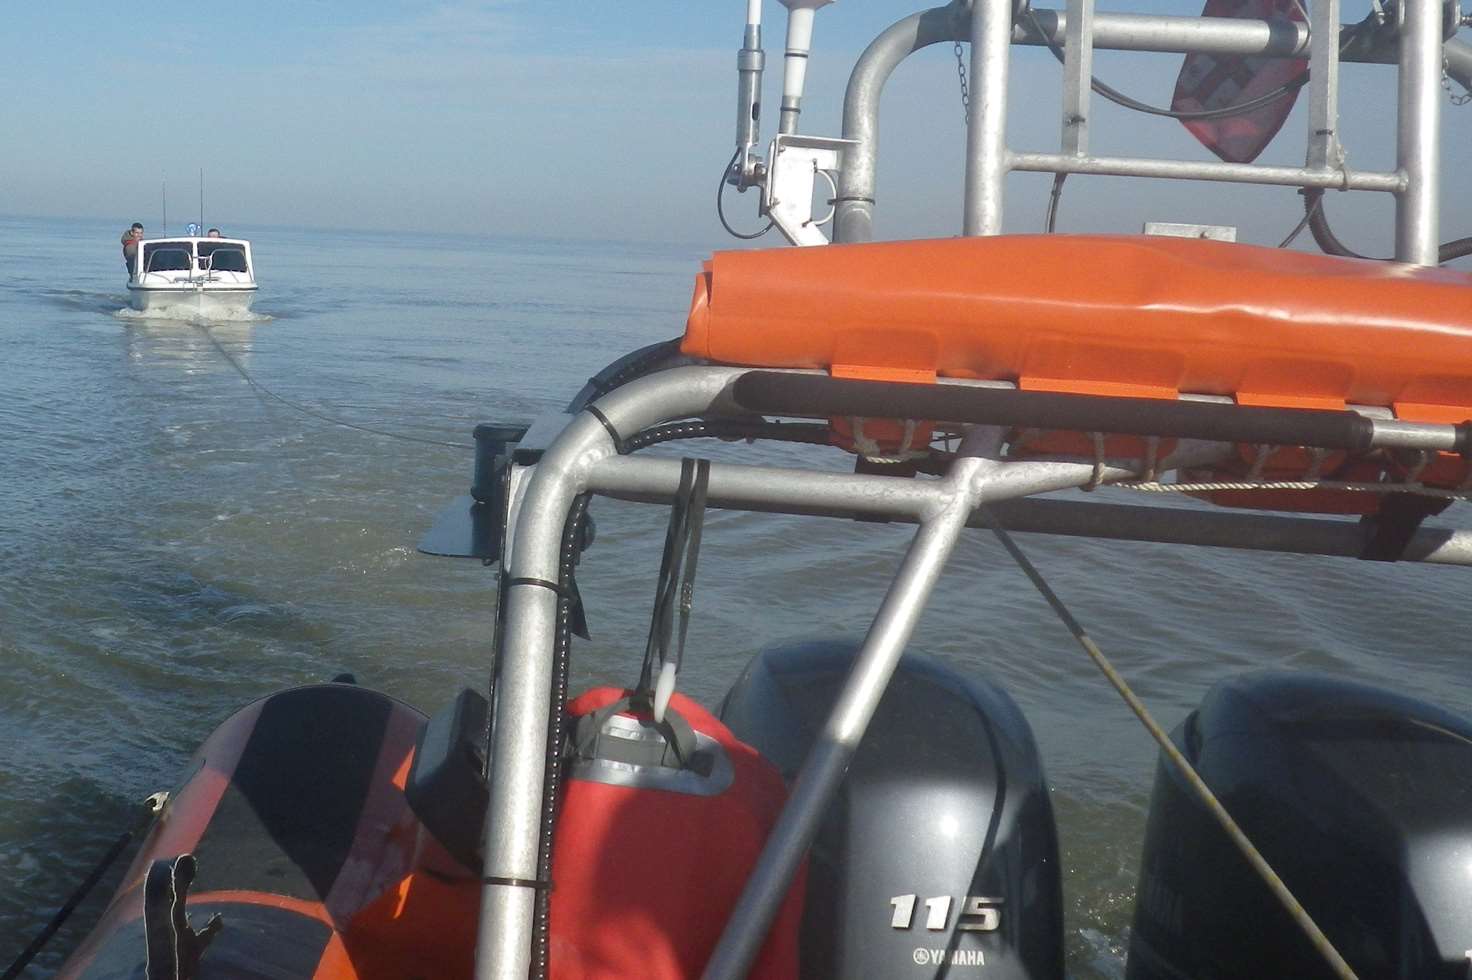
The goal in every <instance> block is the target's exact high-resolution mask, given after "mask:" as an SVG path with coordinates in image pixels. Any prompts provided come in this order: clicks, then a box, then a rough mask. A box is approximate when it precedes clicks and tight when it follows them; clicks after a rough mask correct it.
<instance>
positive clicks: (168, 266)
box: [143, 242, 193, 272]
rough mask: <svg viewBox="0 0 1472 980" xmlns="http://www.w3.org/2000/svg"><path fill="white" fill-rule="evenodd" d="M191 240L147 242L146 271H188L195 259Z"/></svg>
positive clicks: (144, 248) (144, 269) (145, 250)
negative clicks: (192, 253)
mask: <svg viewBox="0 0 1472 980" xmlns="http://www.w3.org/2000/svg"><path fill="white" fill-rule="evenodd" d="M192 251H193V249H192V248H191V246H190V244H189V242H146V243H144V245H143V271H144V272H181V271H182V272H188V271H189V270H190V266H191V264H192V261H193V256H192V255H191V254H190V253H191V252H192Z"/></svg>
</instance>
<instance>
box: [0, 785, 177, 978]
mask: <svg viewBox="0 0 1472 980" xmlns="http://www.w3.org/2000/svg"><path fill="white" fill-rule="evenodd" d="M168 799H169V794H168V793H154V794H153V795H152V796H150V797H148V798H147V799H145V800H144V801H143V804H142V805H143V812H142V813H140V814H139V815H138V819H137V820H136V821H135V822H134V824H133V826H132V827H131V828H129V829H128V830H126V831H124V832H123V833H122V834H120V835H119V836H118V839H117V840H115V841H113V843H112V846H111V847H109V848H108V849H107V853H106V854H104V855H102V860H101V861H98V862H97V865H96V866H95V867H93V869H92V870H91V871H90V872H88V873H87V877H86V878H84V879H82V883H81V884H80V885H79V886H77V889H76V891H74V892H72V894H71V897H70V898H68V899H67V900H66V902H65V903H63V904H62V906H61V908H60V909H58V910H57V912H56V914H55V915H53V916H52V917H51V921H50V922H48V923H46V926H45V928H43V929H42V930H41V931H40V933H38V934H37V935H36V938H35V939H32V940H31V944H30V945H29V946H27V947H26V948H25V949H24V950H22V951H21V954H20V955H19V956H17V957H16V958H15V962H13V963H11V964H10V966H9V968H8V969H6V971H5V973H4V974H3V975H0V980H15V978H16V977H18V976H20V974H21V971H22V970H24V969H25V968H26V967H27V966H28V965H29V964H30V962H31V960H33V959H35V958H36V954H37V953H39V952H41V949H42V948H43V947H44V946H45V945H46V944H47V943H48V942H50V941H51V937H52V936H54V935H56V931H57V930H58V929H60V928H61V927H62V924H63V923H65V922H66V920H67V919H69V918H71V914H72V913H73V912H75V911H76V909H77V906H78V905H80V904H81V903H82V899H84V898H86V897H87V894H88V893H89V892H90V891H92V889H93V888H94V887H96V885H97V882H98V881H100V880H101V879H102V876H103V875H104V874H106V873H107V869H108V868H110V867H112V863H113V862H114V861H116V860H117V859H118V855H120V854H122V853H123V849H124V848H126V847H127V846H128V844H129V843H130V842H131V841H132V840H133V838H134V837H136V836H137V835H138V834H139V833H141V832H142V831H143V830H144V829H146V828H147V827H148V825H149V824H150V823H152V822H153V818H154V817H156V816H158V814H159V811H161V810H162V809H163V808H164V804H165V803H166V802H168Z"/></svg>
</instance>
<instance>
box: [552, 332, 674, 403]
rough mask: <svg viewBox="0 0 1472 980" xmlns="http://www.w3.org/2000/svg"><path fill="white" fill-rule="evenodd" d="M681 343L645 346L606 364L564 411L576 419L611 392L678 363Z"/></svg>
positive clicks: (671, 341) (669, 342) (660, 343)
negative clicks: (661, 368)
mask: <svg viewBox="0 0 1472 980" xmlns="http://www.w3.org/2000/svg"><path fill="white" fill-rule="evenodd" d="M684 339H685V338H684V337H683V336H680V337H674V338H672V339H670V340H662V341H660V342H659V343H655V344H649V345H648V346H647V347H641V348H639V349H638V350H636V351H634V352H633V353H630V354H625V355H624V356H623V357H620V358H619V359H618V360H616V361H614V362H613V363H611V364H609V365H608V366H607V367H605V368H604V369H603V370H601V371H599V372H598V373H597V374H595V375H593V376H592V377H591V378H589V379H588V381H587V383H586V384H584V385H583V387H582V390H581V391H579V392H578V393H577V394H576V395H575V396H573V399H572V401H571V402H569V403H568V406H567V408H566V412H567V414H569V415H576V414H577V413H578V412H581V411H582V410H583V409H585V408H587V407H588V406H589V405H590V404H592V403H593V402H595V401H597V400H598V399H599V398H602V397H603V396H604V395H606V394H608V393H609V392H610V391H613V390H614V389H615V388H619V387H622V386H623V385H626V384H628V383H629V382H630V381H633V380H635V379H637V378H642V377H643V376H644V375H646V374H650V373H652V372H654V371H657V370H659V369H660V366H661V365H663V364H668V363H672V362H673V363H679V359H680V358H681V356H682V355H681V354H680V344H681V343H682V342H683V341H684Z"/></svg>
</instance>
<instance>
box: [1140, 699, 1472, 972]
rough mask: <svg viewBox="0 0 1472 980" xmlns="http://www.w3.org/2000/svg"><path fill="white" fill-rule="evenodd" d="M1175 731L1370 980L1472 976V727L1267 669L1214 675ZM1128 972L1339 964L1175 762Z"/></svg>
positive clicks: (1434, 712)
mask: <svg viewBox="0 0 1472 980" xmlns="http://www.w3.org/2000/svg"><path fill="white" fill-rule="evenodd" d="M1172 737H1173V738H1174V740H1175V743H1176V745H1177V746H1178V747H1179V748H1180V749H1181V751H1182V752H1183V753H1185V755H1186V758H1187V759H1189V760H1190V761H1191V763H1192V765H1194V766H1195V767H1196V768H1197V770H1198V771H1199V772H1200V773H1201V776H1202V778H1203V779H1205V780H1206V782H1207V784H1208V785H1210V786H1211V787H1212V789H1213V790H1214V791H1215V792H1216V793H1217V795H1218V796H1219V797H1220V798H1221V800H1222V803H1223V804H1224V805H1225V806H1226V808H1227V811H1228V812H1229V813H1231V814H1232V816H1233V817H1234V818H1235V819H1236V820H1237V822H1238V823H1239V824H1240V825H1241V827H1242V829H1243V830H1244V831H1245V832H1246V834H1247V836H1248V837H1249V838H1250V839H1251V840H1252V842H1253V844H1254V845H1256V847H1257V848H1258V850H1260V851H1261V852H1262V854H1263V857H1265V858H1266V859H1267V861H1268V863H1269V864H1270V865H1272V867H1273V868H1274V869H1275V870H1276V871H1277V872H1278V874H1279V875H1281V876H1282V878H1283V880H1284V882H1286V883H1287V885H1288V888H1289V889H1290V890H1291V891H1292V892H1293V894H1294V895H1295V896H1297V898H1298V900H1299V901H1300V902H1302V903H1303V906H1304V907H1305V908H1306V909H1307V910H1308V913H1309V914H1310V915H1311V916H1312V917H1313V919H1314V921H1315V922H1317V923H1318V925H1319V927H1320V928H1321V929H1322V930H1323V931H1324V933H1325V934H1326V935H1327V936H1328V937H1329V940H1330V941H1331V942H1332V943H1333V944H1334V946H1335V948H1336V949H1338V950H1339V952H1340V954H1341V955H1342V956H1344V958H1345V959H1346V960H1347V961H1348V963H1349V965H1350V966H1351V967H1352V968H1353V969H1354V971H1355V972H1356V974H1357V975H1358V976H1360V977H1361V978H1365V980H1369V978H1388V977H1396V978H1406V980H1410V978H1416V980H1431V978H1444V980H1452V978H1457V980H1464V978H1466V977H1467V976H1468V956H1469V953H1468V951H1469V950H1472V723H1469V722H1468V721H1467V720H1466V719H1463V718H1459V717H1457V716H1455V715H1453V714H1451V713H1449V712H1447V711H1443V710H1441V709H1439V708H1436V707H1433V706H1431V705H1428V704H1424V703H1421V702H1418V701H1414V700H1412V699H1410V698H1405V697H1401V696H1398V695H1394V694H1389V693H1387V692H1384V691H1380V690H1376V689H1375V688H1371V687H1366V686H1364V685H1360V684H1353V683H1349V682H1346V681H1341V680H1334V679H1329V678H1325V677H1319V676H1314V675H1308V674H1285V673H1266V674H1254V675H1251V676H1248V677H1244V678H1240V679H1235V680H1231V681H1226V682H1223V683H1220V684H1218V685H1216V686H1215V687H1214V688H1212V689H1211V691H1210V692H1208V693H1207V695H1206V698H1205V699H1204V700H1203V701H1202V703H1201V707H1200V708H1199V709H1198V710H1197V711H1195V712H1194V713H1192V714H1191V715H1190V716H1189V717H1188V718H1187V719H1186V721H1185V722H1184V723H1183V724H1182V725H1181V726H1180V727H1179V728H1178V729H1177V730H1176V731H1175V732H1174V733H1173V736H1172ZM1126 976H1127V977H1128V978H1129V980H1155V978H1162V980H1163V978H1179V977H1211V978H1221V980H1227V978H1243V980H1246V978H1261V977H1293V978H1295V980H1313V978H1318V977H1325V978H1328V977H1332V976H1334V974H1333V972H1332V971H1331V970H1330V968H1329V966H1328V964H1327V963H1326V962H1325V961H1324V959H1323V958H1322V957H1321V956H1319V955H1318V954H1317V953H1316V952H1315V951H1314V949H1313V947H1312V946H1311V945H1310V944H1309V941H1308V939H1307V938H1306V937H1305V936H1304V934H1303V933H1302V931H1301V930H1300V929H1299V927H1298V926H1297V925H1296V924H1295V923H1294V922H1293V921H1292V919H1290V918H1289V916H1288V914H1287V913H1286V912H1285V911H1284V910H1283V908H1282V907H1281V905H1280V904H1279V903H1278V901H1277V899H1276V898H1274V897H1273V895H1272V894H1271V893H1270V892H1269V891H1268V888H1267V886H1266V885H1265V884H1263V882H1262V880H1261V879H1260V878H1259V877H1258V876H1257V875H1256V874H1255V873H1254V872H1253V871H1252V869H1251V868H1250V867H1249V866H1248V864H1247V862H1246V861H1245V860H1244V859H1243V858H1242V857H1241V856H1240V854H1239V853H1238V852H1237V850H1236V849H1235V848H1234V847H1233V846H1232V844H1231V843H1230V842H1229V841H1228V840H1227V838H1226V836H1225V835H1224V834H1223V833H1222V831H1221V829H1220V827H1219V825H1218V824H1217V823H1216V821H1215V820H1214V819H1213V818H1212V817H1211V815H1210V814H1209V813H1207V812H1206V810H1205V809H1204V808H1203V807H1201V806H1200V804H1199V803H1197V801H1196V798H1195V797H1194V796H1193V795H1191V793H1190V791H1189V789H1188V788H1187V787H1186V785H1185V784H1184V782H1183V781H1182V780H1181V778H1180V777H1179V775H1178V774H1177V773H1176V772H1175V771H1174V770H1173V769H1171V768H1168V766H1167V764H1166V763H1165V762H1164V760H1162V763H1161V765H1160V766H1159V768H1158V769H1157V772H1156V778H1155V789H1154V793H1153V795H1152V797H1151V801H1150V817H1149V822H1148V824H1147V827H1146V831H1145V848H1144V855H1143V860H1142V863H1141V869H1140V882H1139V888H1138V889H1137V891H1136V905H1135V921H1134V929H1133V930H1132V933H1131V938H1130V952H1129V960H1128V966H1127V973H1126Z"/></svg>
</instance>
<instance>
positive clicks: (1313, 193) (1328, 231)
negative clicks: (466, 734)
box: [1301, 187, 1472, 265]
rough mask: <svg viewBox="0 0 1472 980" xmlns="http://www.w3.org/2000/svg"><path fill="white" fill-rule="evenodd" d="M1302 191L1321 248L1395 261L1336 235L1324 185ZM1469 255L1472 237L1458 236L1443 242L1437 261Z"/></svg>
mask: <svg viewBox="0 0 1472 980" xmlns="http://www.w3.org/2000/svg"><path fill="white" fill-rule="evenodd" d="M1301 193H1302V194H1303V209H1304V211H1305V217H1306V218H1307V219H1308V227H1309V230H1310V231H1312V232H1313V236H1314V241H1315V242H1317V243H1318V245H1319V248H1321V249H1323V250H1324V251H1325V252H1327V253H1328V254H1330V255H1341V256H1344V257H1345V258H1351V259H1368V260H1370V261H1372V262H1394V261H1395V260H1394V259H1382V258H1376V257H1375V256H1373V255H1361V254H1360V253H1359V252H1356V251H1354V250H1353V249H1351V248H1349V247H1348V246H1347V245H1345V244H1344V243H1343V242H1341V241H1340V240H1339V239H1338V237H1337V236H1335V234H1334V231H1333V229H1332V228H1330V227H1329V217H1328V215H1326V214H1325V213H1324V208H1323V200H1324V189H1323V188H1322V187H1306V188H1304V189H1303V191H1302V192H1301ZM1468 255H1472V237H1468V238H1457V239H1453V240H1452V241H1449V242H1444V243H1442V245H1441V247H1440V248H1438V249H1437V256H1436V261H1437V264H1438V265H1444V264H1446V263H1447V262H1451V261H1452V260H1453V259H1460V258H1463V257H1465V256H1468Z"/></svg>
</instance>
